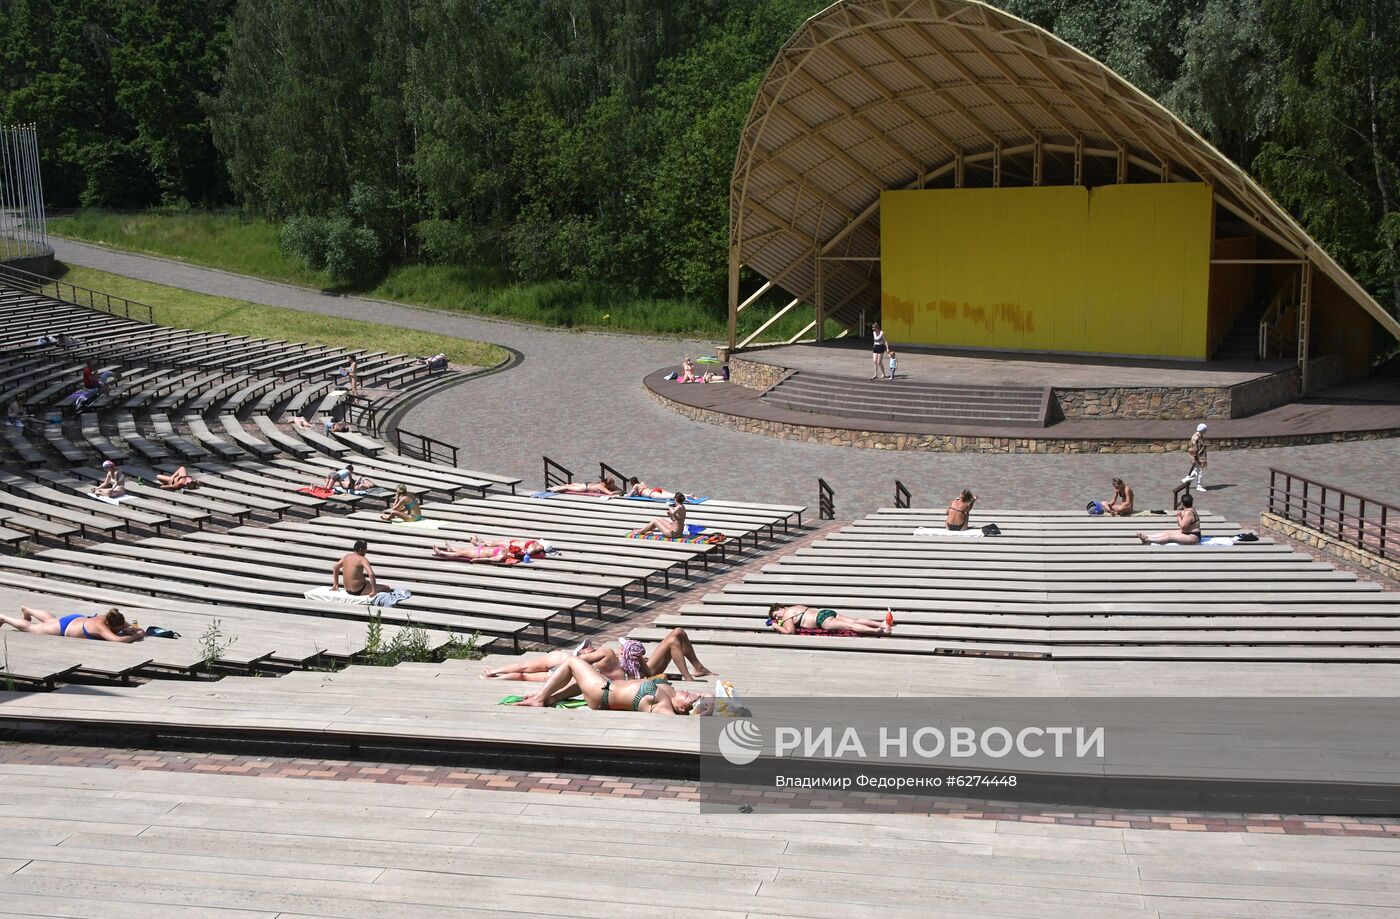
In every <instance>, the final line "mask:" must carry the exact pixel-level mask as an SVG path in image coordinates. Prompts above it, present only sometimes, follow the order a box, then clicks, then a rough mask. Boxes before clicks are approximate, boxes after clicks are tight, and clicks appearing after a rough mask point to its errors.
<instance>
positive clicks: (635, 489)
mask: <svg viewBox="0 0 1400 919" xmlns="http://www.w3.org/2000/svg"><path fill="white" fill-rule="evenodd" d="M634 496H635V497H638V498H660V499H661V500H662V501H672V500H674V499H675V497H676V493H675V492H673V491H667V490H666V489H664V488H657V487H655V486H653V485H648V484H647V483H646V482H643V481H642V480H641V479H639V478H637V477H636V476H635V475H634V476H632V478H630V479H628V480H627V497H629V498H631V497H634Z"/></svg>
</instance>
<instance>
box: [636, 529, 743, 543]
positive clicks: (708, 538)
mask: <svg viewBox="0 0 1400 919" xmlns="http://www.w3.org/2000/svg"><path fill="white" fill-rule="evenodd" d="M627 537H628V538H629V539H655V540H659V541H661V542H688V543H694V544H695V545H714V546H717V545H719V544H720V543H722V542H726V541H727V540H728V538H729V537H727V536H725V535H724V534H723V533H721V532H719V531H714V532H711V533H689V534H687V535H685V536H663V535H662V534H660V533H656V532H651V533H645V534H641V533H628V534H627Z"/></svg>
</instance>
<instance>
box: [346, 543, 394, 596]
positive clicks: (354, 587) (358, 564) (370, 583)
mask: <svg viewBox="0 0 1400 919" xmlns="http://www.w3.org/2000/svg"><path fill="white" fill-rule="evenodd" d="M368 551H369V543H367V542H365V541H364V540H363V539H357V540H355V544H354V545H353V546H352V547H351V548H350V551H349V552H347V553H345V554H344V555H342V556H341V557H340V561H338V562H336V563H335V567H333V568H332V569H331V590H342V589H343V590H344V591H345V592H346V593H348V594H352V595H354V596H356V597H372V596H374V595H375V594H377V593H379V592H380V591H388V590H392V589H393V588H390V587H382V586H380V584H379V581H378V579H376V578H375V576H374V566H373V565H371V564H370V563H369V559H367V558H365V553H367V552H368ZM342 579H343V580H344V582H345V586H344V588H342V587H341V586H340V584H341V580H342Z"/></svg>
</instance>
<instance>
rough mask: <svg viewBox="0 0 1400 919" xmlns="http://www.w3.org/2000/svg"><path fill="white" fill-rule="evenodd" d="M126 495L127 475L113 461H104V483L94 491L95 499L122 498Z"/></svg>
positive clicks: (100, 483) (99, 484) (98, 485)
mask: <svg viewBox="0 0 1400 919" xmlns="http://www.w3.org/2000/svg"><path fill="white" fill-rule="evenodd" d="M124 494H126V475H125V474H124V473H123V472H122V471H121V470H120V469H118V468H117V464H116V463H114V462H112V461H111V460H103V461H102V481H101V482H99V483H98V484H97V487H96V488H94V489H93V490H92V495H93V497H95V498H120V497H121V496H122V495H124Z"/></svg>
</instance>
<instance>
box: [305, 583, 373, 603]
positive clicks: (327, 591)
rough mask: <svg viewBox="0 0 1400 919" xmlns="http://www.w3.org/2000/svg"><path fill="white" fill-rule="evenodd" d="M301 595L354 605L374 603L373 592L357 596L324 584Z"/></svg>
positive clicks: (328, 601) (311, 598)
mask: <svg viewBox="0 0 1400 919" xmlns="http://www.w3.org/2000/svg"><path fill="white" fill-rule="evenodd" d="M302 596H303V597H305V598H306V599H308V600H320V601H321V602H323V603H353V604H355V605H356V606H369V605H371V604H372V603H374V594H369V595H368V596H363V597H357V596H356V595H355V594H352V593H346V592H345V591H344V590H336V589H335V588H333V587H327V586H326V585H324V584H322V585H321V586H320V587H312V588H309V589H308V590H307V591H306V593H304V594H302Z"/></svg>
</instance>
